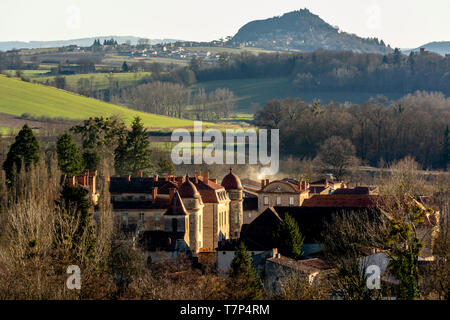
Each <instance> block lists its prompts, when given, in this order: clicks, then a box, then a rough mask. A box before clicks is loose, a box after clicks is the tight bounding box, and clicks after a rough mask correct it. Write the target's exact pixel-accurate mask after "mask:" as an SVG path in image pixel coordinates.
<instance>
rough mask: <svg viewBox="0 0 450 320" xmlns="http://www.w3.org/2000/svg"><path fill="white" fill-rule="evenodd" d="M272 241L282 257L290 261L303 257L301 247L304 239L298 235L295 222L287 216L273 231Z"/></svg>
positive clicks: (298, 231)
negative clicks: (290, 259)
mask: <svg viewBox="0 0 450 320" xmlns="http://www.w3.org/2000/svg"><path fill="white" fill-rule="evenodd" d="M273 240H274V243H275V245H276V247H277V248H278V251H279V252H280V253H281V254H282V255H284V256H286V257H289V258H292V259H298V258H300V257H301V256H302V255H303V252H302V245H303V241H304V240H305V238H304V237H303V235H302V234H301V233H300V230H299V228H298V224H297V222H296V221H295V219H294V218H292V217H291V216H290V215H289V214H286V216H285V217H284V219H283V221H282V222H281V223H280V225H279V226H278V229H277V230H275V232H274V234H273Z"/></svg>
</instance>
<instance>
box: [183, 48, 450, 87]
mask: <svg viewBox="0 0 450 320" xmlns="http://www.w3.org/2000/svg"><path fill="white" fill-rule="evenodd" d="M190 68H191V69H192V70H193V71H194V72H195V75H196V78H197V80H198V81H199V82H202V81H211V80H223V79H241V78H261V77H280V76H288V77H290V79H291V83H292V85H293V86H294V87H296V88H298V89H300V90H318V91H320V90H348V91H368V92H400V93H408V92H414V91H416V90H428V91H430V90H433V91H442V92H444V93H449V92H450V73H449V71H450V56H449V55H447V56H445V57H443V56H440V55H438V54H435V53H432V52H426V51H425V52H420V53H414V52H411V54H410V55H409V56H406V55H404V54H402V53H401V52H400V50H399V49H395V50H394V52H392V53H390V54H386V55H381V54H371V53H356V52H352V51H326V50H317V51H315V52H303V53H260V54H258V55H254V54H251V53H247V52H244V53H241V54H230V55H227V57H224V58H222V59H220V63H219V64H216V65H207V64H200V65H199V64H198V61H193V62H191V66H190Z"/></svg>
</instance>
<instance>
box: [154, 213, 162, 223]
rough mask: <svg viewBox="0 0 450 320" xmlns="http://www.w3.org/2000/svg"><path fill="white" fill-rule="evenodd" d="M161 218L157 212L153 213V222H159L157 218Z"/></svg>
mask: <svg viewBox="0 0 450 320" xmlns="http://www.w3.org/2000/svg"><path fill="white" fill-rule="evenodd" d="M160 219H161V217H160V215H159V213H155V222H159V220H160Z"/></svg>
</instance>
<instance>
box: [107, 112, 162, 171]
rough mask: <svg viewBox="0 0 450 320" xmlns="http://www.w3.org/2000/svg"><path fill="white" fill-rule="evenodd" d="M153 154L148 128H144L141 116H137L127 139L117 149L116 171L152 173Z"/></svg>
mask: <svg viewBox="0 0 450 320" xmlns="http://www.w3.org/2000/svg"><path fill="white" fill-rule="evenodd" d="M151 155H152V151H151V149H150V141H149V140H148V133H147V129H145V128H144V125H143V123H142V121H141V118H139V117H136V118H134V121H133V123H132V125H131V131H128V133H127V137H126V139H125V141H121V143H120V144H119V146H118V147H117V148H116V150H115V159H114V160H115V161H114V166H115V169H116V173H117V174H119V175H129V174H131V175H132V174H136V172H138V171H142V172H144V174H150V173H151V170H152V168H153V164H152V161H151Z"/></svg>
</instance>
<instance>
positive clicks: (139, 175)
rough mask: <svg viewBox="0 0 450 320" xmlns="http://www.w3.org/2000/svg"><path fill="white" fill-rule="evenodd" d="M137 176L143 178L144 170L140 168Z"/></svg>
mask: <svg viewBox="0 0 450 320" xmlns="http://www.w3.org/2000/svg"><path fill="white" fill-rule="evenodd" d="M137 176H138V178H142V176H143V173H142V171H141V170H139V171H138V172H137Z"/></svg>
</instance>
